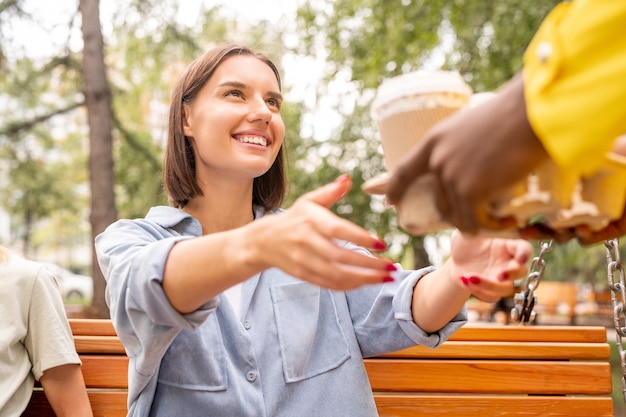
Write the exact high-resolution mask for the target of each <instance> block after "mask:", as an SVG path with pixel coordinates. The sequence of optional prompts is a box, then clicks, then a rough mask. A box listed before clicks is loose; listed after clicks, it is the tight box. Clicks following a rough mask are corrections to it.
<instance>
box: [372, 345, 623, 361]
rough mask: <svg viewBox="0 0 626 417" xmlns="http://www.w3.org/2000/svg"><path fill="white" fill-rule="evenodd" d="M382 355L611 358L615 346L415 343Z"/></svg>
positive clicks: (394, 356) (411, 356)
mask: <svg viewBox="0 0 626 417" xmlns="http://www.w3.org/2000/svg"><path fill="white" fill-rule="evenodd" d="M378 357H380V358H466V359H469V358H471V359H542V360H543V359H552V360H575V359H588V360H607V359H609V358H610V357H611V346H610V345H608V344H606V343H605V344H601V343H555V342H526V343H518V342H465V341H463V342H446V343H444V344H442V345H441V346H439V347H438V348H436V349H431V348H428V347H426V346H414V347H410V348H408V349H404V350H401V351H398V352H394V353H388V354H385V355H380V356H378Z"/></svg>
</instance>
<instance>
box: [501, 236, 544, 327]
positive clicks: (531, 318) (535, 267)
mask: <svg viewBox="0 0 626 417" xmlns="http://www.w3.org/2000/svg"><path fill="white" fill-rule="evenodd" d="M553 245H554V241H553V240H550V241H549V242H542V243H541V244H540V246H539V247H540V251H539V254H538V255H537V256H535V257H534V258H533V260H532V263H531V264H530V272H529V273H528V276H527V277H526V280H524V282H523V283H522V285H521V291H520V292H518V293H517V294H515V296H514V298H513V301H514V302H515V306H514V307H513V308H512V309H511V319H513V321H516V322H518V323H520V324H522V325H524V324H526V323H531V324H533V323H534V322H535V320H536V317H537V315H536V314H535V310H534V307H535V303H536V301H537V296H536V295H535V294H534V292H535V290H536V289H537V287H538V286H539V283H540V282H541V278H543V272H544V270H545V268H546V261H545V256H546V254H547V253H549V252H551V251H552V248H553Z"/></svg>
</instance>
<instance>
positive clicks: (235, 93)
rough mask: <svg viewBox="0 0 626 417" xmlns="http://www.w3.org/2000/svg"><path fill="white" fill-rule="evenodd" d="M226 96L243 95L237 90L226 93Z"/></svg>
mask: <svg viewBox="0 0 626 417" xmlns="http://www.w3.org/2000/svg"><path fill="white" fill-rule="evenodd" d="M228 96H232V97H243V93H242V92H241V91H238V90H232V91H228V92H227V93H226V97H228Z"/></svg>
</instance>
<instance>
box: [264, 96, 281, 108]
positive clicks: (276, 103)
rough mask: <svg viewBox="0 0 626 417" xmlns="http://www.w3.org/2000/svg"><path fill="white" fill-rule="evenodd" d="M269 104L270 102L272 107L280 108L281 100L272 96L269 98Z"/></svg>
mask: <svg viewBox="0 0 626 417" xmlns="http://www.w3.org/2000/svg"><path fill="white" fill-rule="evenodd" d="M267 104H269V105H270V106H272V107H276V108H277V109H280V105H281V102H280V100H278V99H275V98H270V99H268V100H267Z"/></svg>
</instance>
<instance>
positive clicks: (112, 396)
mask: <svg viewBox="0 0 626 417" xmlns="http://www.w3.org/2000/svg"><path fill="white" fill-rule="evenodd" d="M87 394H88V395H89V402H90V403H91V408H92V410H93V416H94V417H126V415H127V414H128V411H127V410H128V408H127V400H128V394H127V393H126V392H124V391H118V392H113V391H107V392H99V391H89V392H88V393H87ZM22 416H24V417H26V416H36V417H56V416H55V414H54V412H53V411H52V407H51V406H50V403H49V402H48V400H47V399H46V395H45V394H44V392H43V391H42V390H36V391H33V396H32V397H31V399H30V403H29V404H28V408H26V410H25V411H24V413H23V414H22Z"/></svg>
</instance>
